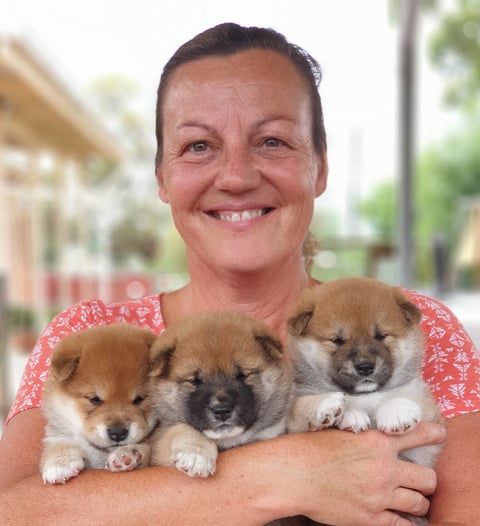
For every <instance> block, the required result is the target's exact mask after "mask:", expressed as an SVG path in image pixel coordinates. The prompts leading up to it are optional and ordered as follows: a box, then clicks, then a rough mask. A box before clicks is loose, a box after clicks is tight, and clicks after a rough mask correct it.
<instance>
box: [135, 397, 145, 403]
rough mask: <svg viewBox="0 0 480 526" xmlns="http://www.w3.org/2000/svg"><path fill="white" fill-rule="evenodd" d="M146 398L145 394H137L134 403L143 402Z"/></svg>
mask: <svg viewBox="0 0 480 526" xmlns="http://www.w3.org/2000/svg"><path fill="white" fill-rule="evenodd" d="M144 400H145V398H144V397H143V396H137V397H136V398H135V400H134V401H133V404H134V405H139V404H141V403H142V402H143V401H144Z"/></svg>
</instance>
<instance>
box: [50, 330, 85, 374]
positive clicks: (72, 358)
mask: <svg viewBox="0 0 480 526" xmlns="http://www.w3.org/2000/svg"><path fill="white" fill-rule="evenodd" d="M81 355H82V346H81V344H80V341H79V340H78V338H77V337H76V334H75V333H72V334H67V336H65V337H64V338H63V340H61V341H60V343H59V344H58V345H57V346H56V347H55V349H54V350H53V354H52V363H51V365H50V374H51V375H52V376H53V377H54V378H55V379H56V380H58V381H59V382H64V381H65V380H68V379H69V378H71V376H72V375H73V373H74V372H75V371H76V369H77V367H78V364H79V362H80V357H81Z"/></svg>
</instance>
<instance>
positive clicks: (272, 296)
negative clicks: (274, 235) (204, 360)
mask: <svg viewBox="0 0 480 526" xmlns="http://www.w3.org/2000/svg"><path fill="white" fill-rule="evenodd" d="M203 270H205V269H203ZM282 270H283V271H278V270H277V271H270V272H268V273H262V274H260V273H258V274H242V275H239V274H235V275H228V274H224V275H219V274H216V273H215V272H213V271H210V270H208V271H207V272H202V273H201V274H198V275H196V274H195V271H193V272H192V273H191V281H190V282H189V283H188V284H187V285H185V287H183V288H181V289H179V290H177V291H174V292H172V293H169V294H166V295H165V296H164V301H163V305H162V307H163V314H164V318H165V321H166V324H167V326H168V325H169V324H171V323H173V322H175V321H177V320H180V319H182V318H184V317H186V316H188V315H190V314H193V313H195V312H199V311H204V310H236V311H240V312H243V313H244V314H247V315H249V316H251V317H253V318H256V319H260V320H263V321H264V322H265V323H266V324H267V325H268V326H270V327H271V328H272V329H273V330H275V331H276V332H277V333H278V334H279V335H280V337H281V338H282V339H283V337H284V336H285V331H286V322H287V319H288V316H289V314H290V312H291V310H292V308H293V307H294V305H295V304H296V302H297V301H298V298H299V295H300V293H301V292H302V290H303V289H305V288H306V287H308V286H311V284H312V283H313V282H314V280H312V279H311V278H310V277H309V276H308V275H307V274H306V272H305V270H304V269H303V266H301V265H296V266H295V268H293V269H292V268H290V269H288V270H286V268H285V267H283V269H282Z"/></svg>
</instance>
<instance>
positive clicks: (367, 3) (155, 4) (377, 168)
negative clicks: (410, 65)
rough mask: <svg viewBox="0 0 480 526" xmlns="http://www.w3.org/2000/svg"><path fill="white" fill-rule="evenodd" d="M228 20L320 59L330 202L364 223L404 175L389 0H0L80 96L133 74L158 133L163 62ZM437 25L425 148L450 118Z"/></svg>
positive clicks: (425, 90)
mask: <svg viewBox="0 0 480 526" xmlns="http://www.w3.org/2000/svg"><path fill="white" fill-rule="evenodd" d="M225 21H231V22H238V23H241V24H245V25H260V26H268V27H273V28H274V29H276V30H278V31H280V32H282V33H284V34H285V35H286V37H287V38H288V39H289V40H290V41H292V42H294V43H296V44H299V45H300V46H302V47H304V48H305V49H306V50H307V51H308V52H309V53H310V54H311V55H313V56H314V57H315V58H316V59H317V60H318V61H319V62H320V64H321V66H322V70H323V79H322V83H321V85H320V94H321V97H322V101H323V107H324V113H325V123H326V127H327V137H328V149H329V167H330V172H329V173H330V175H329V189H328V190H327V193H326V194H325V195H324V196H323V197H322V198H321V201H320V203H319V206H324V207H326V208H330V209H332V210H334V211H335V212H336V213H337V214H339V216H341V217H342V224H343V226H342V228H343V229H344V230H346V232H344V233H349V231H352V230H355V228H356V226H355V225H356V224H357V222H356V217H355V215H354V214H352V210H353V208H354V206H352V205H355V202H356V200H357V199H359V198H361V197H363V196H366V195H367V194H368V193H369V191H370V190H371V189H372V187H373V186H374V185H375V184H377V183H378V182H379V181H381V180H382V179H386V178H394V177H398V174H397V173H396V171H397V168H396V165H397V164H398V163H397V159H398V153H397V146H398V84H399V62H398V57H399V30H398V27H397V26H395V25H394V24H392V23H391V21H390V20H389V14H388V1H387V0H362V1H358V0H335V1H333V0H294V1H292V0H275V1H272V0H243V1H241V2H231V1H228V0H206V1H204V2H195V1H193V0H174V1H170V2H164V1H160V0H83V1H82V2H68V1H65V0H15V1H14V2H13V1H12V0H0V32H5V31H7V32H10V33H11V32H13V33H15V34H17V35H20V36H26V37H27V38H28V39H29V40H30V41H31V42H32V43H33V44H34V45H35V46H37V47H38V48H39V51H40V52H41V54H42V55H44V56H45V57H46V58H47V59H48V61H49V63H50V64H52V65H53V67H54V69H55V71H56V73H58V74H59V75H60V76H61V77H62V78H64V79H65V80H66V82H67V84H68V85H69V86H72V87H73V88H74V89H75V91H76V92H77V93H78V94H80V96H82V94H83V96H85V93H86V90H87V87H88V86H89V85H90V84H91V82H92V81H93V80H94V79H96V78H99V77H101V76H103V75H106V74H110V73H115V74H120V75H124V76H127V77H131V78H132V79H134V80H135V82H136V83H137V84H138V85H139V86H140V88H141V92H142V96H143V97H145V108H144V111H145V112H146V113H145V115H146V119H147V122H149V123H150V124H151V129H152V134H153V133H154V132H153V122H154V118H153V112H154V105H155V92H156V87H157V83H158V79H159V77H160V73H161V70H162V67H163V65H164V63H165V62H166V61H167V60H168V58H169V57H170V55H171V54H172V53H173V52H174V51H175V50H176V49H177V47H178V46H179V45H181V44H182V43H183V42H184V41H186V40H188V39H189V38H191V37H192V36H194V35H195V34H197V33H199V32H200V31H202V30H204V29H206V28H208V27H210V26H213V25H215V24H217V23H220V22H225ZM427 26H428V20H427V21H421V23H420V25H419V33H420V36H419V48H420V49H421V52H420V58H419V66H418V68H417V74H418V78H419V83H418V101H417V108H418V109H419V114H418V116H417V132H416V137H417V143H418V145H419V148H423V146H424V145H427V144H431V143H433V142H435V141H438V140H439V139H440V138H441V136H442V134H444V132H445V129H446V128H447V126H448V122H449V121H448V118H449V117H448V115H446V114H445V112H444V111H443V110H442V108H441V105H440V94H441V81H440V78H439V77H438V75H436V73H435V72H433V71H432V70H431V68H430V67H429V65H428V63H427V61H426V60H425V59H424V58H422V57H423V55H424V50H423V48H424V40H425V35H426V34H427V32H428V28H427ZM352 190H353V191H352ZM350 233H354V232H350Z"/></svg>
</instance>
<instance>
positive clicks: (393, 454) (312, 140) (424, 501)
mask: <svg viewBox="0 0 480 526" xmlns="http://www.w3.org/2000/svg"><path fill="white" fill-rule="evenodd" d="M318 79H319V69H318V65H317V64H316V62H315V61H314V59H312V58H311V57H310V56H308V55H307V54H306V53H305V52H304V51H303V50H301V49H299V48H296V47H295V46H293V45H291V44H288V43H287V42H286V40H285V39H284V38H283V36H282V35H279V34H278V33H275V32H272V31H269V30H264V29H256V28H241V27H239V26H236V25H234V24H223V25H221V26H218V27H216V28H213V29H211V30H208V31H206V32H204V33H203V34H200V35H198V36H197V37H195V38H194V39H193V40H192V41H190V42H188V43H187V44H185V45H184V46H182V47H181V48H180V49H179V50H178V51H177V53H176V54H175V55H174V57H173V58H172V59H171V60H170V61H169V63H168V64H167V66H166V68H165V70H164V73H163V75H162V79H161V82H160V87H159V93H158V107H157V140H158V153H157V179H158V184H159V194H160V197H161V199H162V200H163V201H165V202H168V203H170V206H171V210H172V214H173V218H174V220H175V224H176V226H177V228H178V230H179V232H180V233H181V235H182V237H183V238H184V240H185V243H186V247H187V254H188V262H189V270H190V276H191V279H190V282H189V283H188V284H187V285H186V286H185V287H183V288H181V289H179V290H177V291H174V292H171V293H168V294H163V295H161V296H160V297H150V298H144V299H143V300H141V301H139V302H132V303H129V304H121V305H105V304H103V303H102V302H98V301H94V302H88V303H83V304H81V305H78V306H75V307H73V308H72V309H69V310H68V311H66V312H65V313H63V314H61V315H60V316H58V317H57V318H56V319H55V320H54V321H53V322H52V323H51V324H50V326H49V327H48V328H47V329H46V331H45V334H44V335H43V336H42V337H41V338H40V340H39V343H38V345H37V347H36V349H35V350H34V352H33V354H32V358H31V360H30V365H29V366H28V367H27V371H26V373H25V378H24V382H23V384H22V386H21V388H20V391H19V396H18V397H17V401H16V403H15V404H14V407H13V408H12V412H11V415H10V418H11V421H10V423H9V424H8V426H7V427H6V430H5V433H4V437H3V439H2V445H1V450H0V455H1V456H0V458H1V465H2V470H1V474H0V488H1V492H2V501H1V513H0V516H1V517H2V520H3V521H4V523H5V519H6V523H7V524H15V525H18V524H27V523H28V524H42V525H43V524H52V523H55V524H115V525H118V524H129V525H131V524H137V523H138V524H143V523H144V521H151V520H155V522H156V523H158V524H208V525H216V524H222V525H224V524H232V525H236V526H239V525H261V524H265V523H267V522H268V521H270V520H273V519H275V518H278V517H283V516H290V515H294V514H304V515H308V516H310V517H311V518H313V519H315V520H317V521H320V522H323V523H328V524H336V525H348V526H356V525H358V526H360V525H363V526H367V525H368V526H373V525H396V526H401V525H405V526H406V525H407V524H409V522H408V521H407V520H405V519H403V518H402V517H400V515H398V514H396V513H395V511H404V512H409V513H413V514H417V515H423V514H425V513H426V512H427V510H428V507H429V499H428V496H430V495H431V494H432V493H434V492H435V494H434V496H433V498H432V505H431V511H430V516H431V520H432V524H433V523H435V524H447V522H448V524H454V523H455V524H472V521H473V517H475V516H476V515H475V514H476V511H475V510H476V506H477V497H478V487H479V482H478V476H477V473H476V466H478V464H479V462H480V446H479V442H478V439H477V435H476V433H475V430H477V431H478V427H479V425H480V424H479V423H480V418H479V417H480V413H474V412H473V411H475V410H478V409H480V400H479V398H478V394H477V395H475V393H473V394H471V393H470V392H469V391H468V389H470V390H472V391H474V390H475V388H476V385H477V384H478V359H477V358H476V357H475V355H474V349H473V346H472V344H471V341H469V340H468V338H467V337H465V335H464V336H463V338H464V339H463V342H464V345H463V350H464V356H465V359H466V360H470V361H471V362H472V363H471V365H472V367H471V369H470V372H468V374H467V375H466V378H465V380H464V383H465V385H466V386H467V387H466V389H467V391H468V392H469V395H468V397H467V398H466V404H467V405H468V407H470V411H471V413H470V414H468V415H460V412H462V411H463V410H464V408H463V406H462V404H463V403H464V400H463V399H458V400H453V397H451V398H452V401H451V405H453V407H455V408H456V409H454V411H455V412H454V413H453V414H452V415H451V416H455V418H451V419H450V420H449V423H448V432H449V440H448V442H447V443H446V444H445V447H444V452H443V454H442V457H441V459H440V460H439V465H438V470H437V474H438V484H437V475H436V474H435V472H434V471H433V470H431V469H428V468H425V467H422V466H417V465H413V464H409V463H405V462H401V461H399V460H398V459H397V454H398V452H399V451H400V450H402V449H407V448H411V447H416V446H421V445H424V444H430V443H441V442H443V441H444V440H445V432H444V430H443V428H441V427H440V426H436V425H434V424H423V423H422V424H419V425H418V426H417V427H416V428H415V429H414V430H412V431H410V432H408V433H406V434H404V435H401V436H395V437H392V436H386V435H384V434H382V433H381V432H377V431H368V432H365V433H359V434H354V433H348V432H342V431H336V430H329V431H323V432H320V433H307V434H298V435H289V436H282V437H279V438H277V439H274V440H269V441H264V442H258V443H255V444H250V445H248V446H245V447H241V448H235V449H232V450H228V451H226V452H224V453H222V454H221V455H220V458H219V463H218V472H217V474H216V475H215V476H214V477H212V478H209V479H207V480H203V479H202V480H198V479H191V478H189V477H186V476H185V475H183V474H181V473H178V472H177V471H176V470H173V469H167V468H147V469H144V470H138V471H135V472H131V473H126V474H121V475H119V474H112V473H109V472H106V471H87V472H84V473H82V474H81V476H79V477H77V478H76V479H75V480H73V481H70V482H69V483H67V484H66V485H64V486H61V487H58V486H55V487H52V486H48V487H45V486H43V485H42V483H41V479H40V476H39V473H38V462H39V455H40V449H41V437H42V434H43V426H44V421H43V419H42V416H41V412H40V409H39V408H38V406H39V404H40V395H39V392H40V389H41V385H42V379H43V377H44V376H45V374H46V372H45V371H46V367H47V362H46V359H47V357H48V355H49V353H50V352H51V348H52V347H53V346H54V344H55V343H56V342H57V341H58V338H59V337H60V336H62V335H63V334H65V333H67V332H70V331H72V330H78V329H81V328H84V327H87V326H92V325H95V324H100V323H110V322H112V321H126V322H130V323H136V324H140V325H146V326H148V327H150V328H152V329H153V330H154V331H156V332H157V333H158V332H161V331H162V330H163V329H164V327H165V325H166V326H168V325H169V324H171V323H173V322H174V321H176V320H180V319H182V318H184V317H185V316H187V315H189V314H191V313H194V312H197V311H202V310H213V309H234V310H239V311H242V312H245V313H246V314H249V315H251V316H253V317H256V318H259V319H262V320H264V321H265V322H266V323H267V324H268V325H269V326H270V327H272V328H273V329H275V330H276V331H277V332H278V333H279V334H280V335H281V336H282V337H284V336H285V325H286V319H287V316H288V313H289V311H290V310H291V308H292V307H293V305H294V304H295V302H296V301H297V299H298V296H299V294H300V292H301V291H302V290H303V289H304V288H305V287H309V286H311V285H312V284H313V283H314V281H313V280H312V279H311V278H310V277H309V276H308V275H307V273H306V272H305V269H304V266H303V264H302V242H303V240H304V239H305V236H306V234H307V231H308V227H309V224H310V220H311V218H312V213H313V203H314V199H315V198H316V197H318V196H320V195H321V194H322V193H323V192H324V190H325V187H326V181H327V160H326V141H325V133H324V129H323V122H322V111H321V105H320V99H319V96H318V92H317V87H316V82H317V80H318ZM412 298H413V299H414V301H416V303H417V304H419V305H421V306H422V308H424V310H425V309H426V308H427V307H428V301H427V300H425V299H424V298H422V297H421V296H419V295H412ZM448 315H449V316H450V314H448ZM427 319H430V318H428V316H427ZM451 319H452V320H453V318H451ZM438 322H439V323H441V320H440V319H439V320H438ZM453 322H454V320H453ZM437 343H438V342H437ZM432 359H433V358H432ZM474 360H477V362H475V363H473V361H474ZM475 367H477V371H476V373H474V372H473V371H474V368H475ZM475 375H476V376H475ZM431 376H432V378H435V379H436V377H435V376H434V374H433V373H432V375H431ZM434 381H435V380H434ZM472 386H474V387H472ZM27 407H28V411H23V409H25V408H27ZM449 407H451V406H449ZM450 410H451V409H450ZM435 490H436V491H435ZM26 502H28V507H25V506H22V505H23V504H24V503H26Z"/></svg>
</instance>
